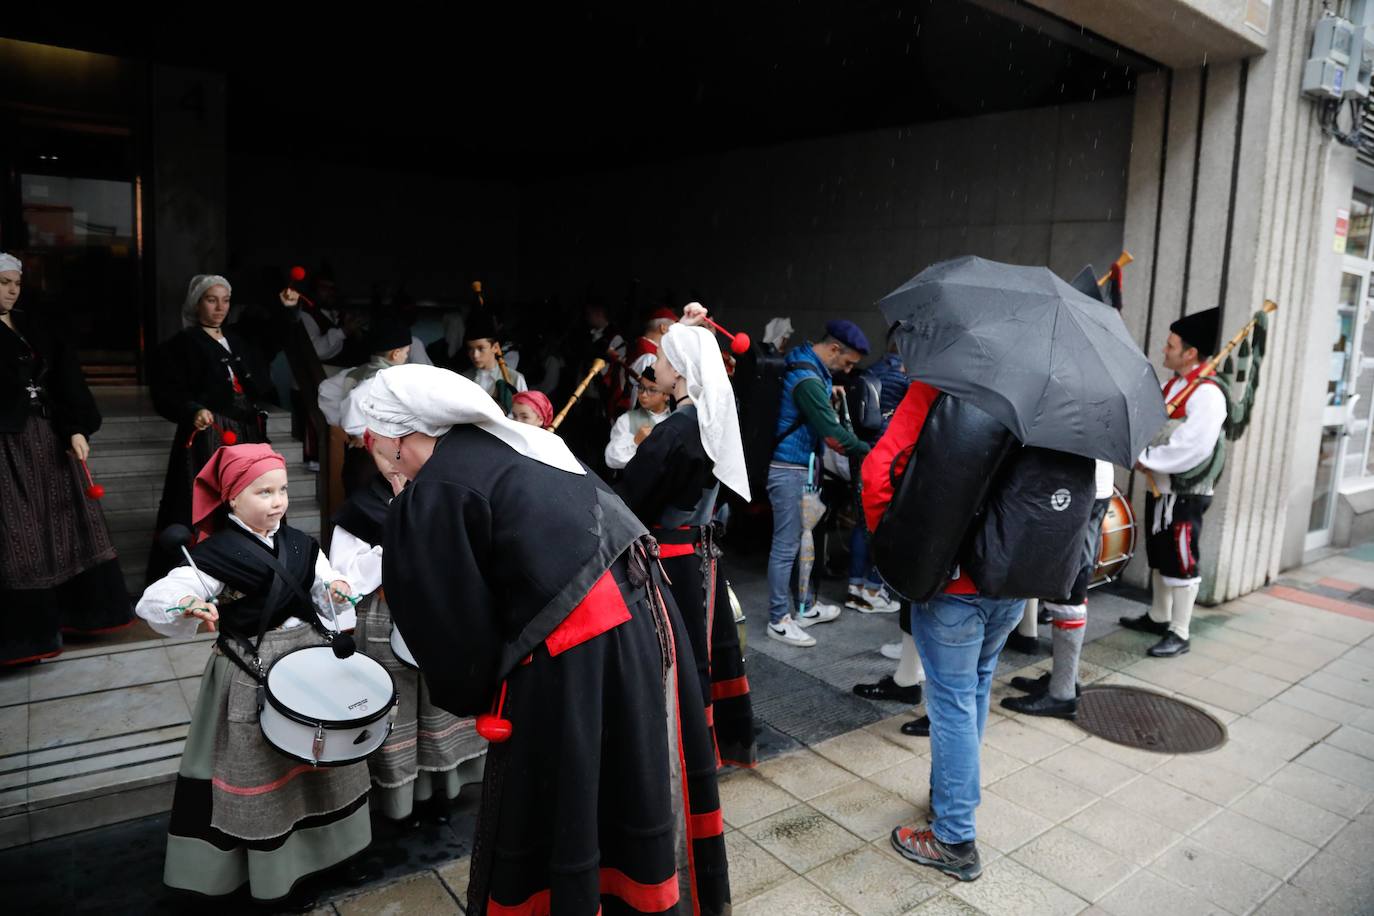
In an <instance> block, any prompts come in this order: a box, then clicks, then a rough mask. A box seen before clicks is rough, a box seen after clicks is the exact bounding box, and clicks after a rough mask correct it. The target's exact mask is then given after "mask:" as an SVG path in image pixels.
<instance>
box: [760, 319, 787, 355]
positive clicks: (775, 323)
mask: <svg viewBox="0 0 1374 916" xmlns="http://www.w3.org/2000/svg"><path fill="white" fill-rule="evenodd" d="M791 336H792V319H791V318H773V319H770V320H769V322H768V324H766V325H764V328H763V342H764V343H765V344H767V345H768V346H770V347H772V348H773V352H774V353H782V352H783V351H785V350H786V349H787V341H788V339H789V338H791Z"/></svg>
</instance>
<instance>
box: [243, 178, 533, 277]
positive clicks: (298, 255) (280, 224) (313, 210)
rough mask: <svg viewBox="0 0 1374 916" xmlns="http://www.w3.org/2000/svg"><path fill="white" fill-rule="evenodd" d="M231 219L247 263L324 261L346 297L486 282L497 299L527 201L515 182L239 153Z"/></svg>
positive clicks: (510, 272)
mask: <svg viewBox="0 0 1374 916" xmlns="http://www.w3.org/2000/svg"><path fill="white" fill-rule="evenodd" d="M229 188H230V194H231V196H232V198H233V199H234V200H235V201H236V202H237V201H243V202H244V204H245V205H241V206H236V207H235V208H234V210H233V212H232V214H231V217H230V223H229V240H230V250H231V253H232V255H233V259H234V261H235V263H236V264H237V265H238V266H239V267H240V268H245V269H248V270H249V272H250V273H252V269H253V268H257V267H262V266H265V265H275V266H280V267H282V268H285V267H289V266H291V265H293V264H302V265H304V266H305V267H306V268H307V269H310V270H312V271H313V270H314V269H315V268H316V267H317V266H318V262H319V260H320V259H322V258H323V259H326V260H328V261H329V262H330V264H331V266H332V267H333V269H334V273H335V276H336V277H337V279H338V282H339V286H340V289H341V290H342V291H343V293H344V294H345V295H346V296H350V297H358V296H367V295H368V294H369V293H370V291H371V290H372V288H373V286H374V285H376V286H378V287H380V288H381V289H382V290H383V291H384V292H387V291H390V290H392V289H395V288H396V287H397V286H398V285H399V284H402V283H404V284H405V287H406V289H407V291H409V292H410V293H411V294H412V295H414V296H417V297H421V298H432V299H442V298H448V299H454V298H460V297H461V298H462V299H463V301H466V300H467V298H468V296H470V295H471V293H470V292H468V291H467V288H468V284H469V283H470V282H471V281H472V280H477V279H480V280H482V281H483V285H484V286H485V288H486V289H487V290H488V291H489V292H490V295H492V296H493V297H497V298H509V297H510V296H512V295H513V294H514V289H515V286H516V264H517V259H516V224H517V221H518V213H517V210H518V204H519V198H518V195H517V192H516V188H515V186H514V185H513V184H510V183H508V182H502V181H480V182H479V181H468V180H463V179H459V178H452V177H444V176H434V175H424V174H415V173H405V172H394V171H385V170H378V169H367V168H361V167H357V166H342V165H331V164H328V163H315V162H299V161H295V160H290V159H282V158H276V157H271V156H245V155H238V156H235V157H234V160H233V163H232V169H231V171H230V175H229Z"/></svg>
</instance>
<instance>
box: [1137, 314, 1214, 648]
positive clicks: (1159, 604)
mask: <svg viewBox="0 0 1374 916" xmlns="http://www.w3.org/2000/svg"><path fill="white" fill-rule="evenodd" d="M1220 319H1221V310H1220V309H1217V308H1213V309H1207V310H1206V311H1204V312H1197V313H1195V314H1192V315H1187V316H1185V317H1183V318H1180V319H1179V320H1178V321H1175V322H1174V323H1173V324H1171V325H1169V337H1168V339H1167V340H1166V341H1165V344H1164V368H1166V369H1169V370H1170V371H1172V372H1173V373H1174V374H1173V377H1172V378H1170V379H1169V381H1168V382H1166V383H1165V384H1164V401H1165V403H1169V402H1170V401H1172V400H1173V398H1175V397H1176V396H1178V395H1179V394H1181V393H1182V392H1183V391H1184V390H1185V389H1187V387H1188V385H1189V384H1191V383H1192V382H1193V380H1194V379H1198V378H1199V377H1200V376H1201V378H1200V380H1199V382H1198V384H1197V386H1196V387H1195V388H1193V390H1192V391H1191V392H1190V393H1189V394H1188V396H1187V397H1186V398H1184V399H1183V401H1182V403H1180V404H1179V405H1178V406H1177V408H1176V409H1175V410H1174V411H1173V412H1172V413H1171V415H1170V421H1171V422H1170V423H1168V424H1166V426H1165V428H1164V429H1165V432H1164V435H1163V437H1162V438H1161V439H1157V440H1156V442H1157V444H1155V445H1151V446H1150V447H1149V448H1147V449H1145V453H1144V454H1143V455H1141V456H1140V459H1139V461H1138V462H1137V467H1138V468H1139V469H1140V470H1142V471H1144V472H1145V475H1146V479H1147V481H1149V482H1150V483H1151V488H1152V492H1150V493H1149V494H1147V495H1146V497H1145V519H1146V525H1147V526H1148V528H1149V535H1148V536H1147V538H1146V541H1145V550H1146V553H1147V555H1148V559H1149V563H1150V584H1151V589H1152V592H1153V596H1152V600H1151V603H1150V610H1149V612H1148V613H1146V614H1142V615H1141V616H1139V617H1122V618H1121V625H1122V626H1124V627H1127V628H1129V629H1132V630H1140V631H1142V632H1145V633H1153V634H1156V635H1158V636H1160V637H1161V638H1160V640H1159V642H1158V643H1156V644H1155V645H1153V646H1151V647H1150V649H1149V653H1150V655H1153V656H1154V657H1156V658H1172V657H1174V656H1177V655H1182V654H1184V653H1185V652H1187V651H1188V639H1189V623H1190V622H1191V621H1192V618H1193V605H1194V604H1195V603H1196V601H1197V593H1198V588H1199V587H1200V586H1201V584H1202V577H1201V574H1200V573H1199V571H1198V556H1199V554H1200V547H1199V545H1200V543H1201V541H1202V516H1203V514H1204V513H1205V512H1206V511H1207V507H1208V506H1210V505H1211V504H1212V488H1213V487H1214V486H1215V484H1216V481H1217V478H1218V477H1220V476H1221V471H1222V468H1223V467H1224V465H1225V459H1226V452H1225V448H1226V443H1225V440H1224V438H1223V437H1222V433H1223V432H1224V428H1225V424H1226V416H1227V411H1228V409H1229V408H1228V404H1227V394H1226V391H1225V390H1224V389H1223V388H1222V386H1221V383H1220V382H1219V381H1218V380H1217V379H1216V378H1214V377H1212V376H1203V375H1202V370H1203V368H1204V365H1205V363H1206V362H1207V359H1208V358H1209V357H1210V356H1212V354H1214V353H1215V352H1216V349H1217V332H1218V325H1219V322H1220Z"/></svg>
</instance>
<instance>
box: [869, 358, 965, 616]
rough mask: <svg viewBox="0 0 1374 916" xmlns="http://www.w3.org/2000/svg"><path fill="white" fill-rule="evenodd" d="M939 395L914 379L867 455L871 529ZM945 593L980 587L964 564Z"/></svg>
mask: <svg viewBox="0 0 1374 916" xmlns="http://www.w3.org/2000/svg"><path fill="white" fill-rule="evenodd" d="M939 396H940V392H939V390H937V389H935V388H932V387H930V386H929V385H927V384H926V383H925V382H912V383H911V387H909V388H908V389H907V391H906V397H904V398H902V403H901V404H899V405H897V410H896V412H895V413H893V414H892V420H891V421H890V422H889V423H888V425H887V432H885V433H883V437H882V438H881V439H879V440H878V442H877V444H876V445H874V446H873V451H871V452H869V453H868V457H867V458H865V459H864V463H863V485H864V487H863V502H864V517H865V518H866V519H867V521H868V530H869V531H877V530H878V522H879V520H881V519H882V517H883V513H884V512H885V511H887V507H888V505H889V504H890V503H891V502H892V479H893V478H894V477H900V476H901V474H902V471H904V470H906V463H907V461H908V460H910V458H911V453H910V452H908V451H907V449H909V448H910V447H911V446H913V445H915V444H916V440H917V439H919V438H920V437H921V428H922V427H924V426H925V423H926V415H927V414H928V413H930V405H932V404H934V403H935V399H936V398H937V397H939ZM894 462H895V466H894ZM945 593H946V594H950V595H976V594H977V593H978V588H977V586H975V585H974V584H973V580H972V579H970V578H969V577H968V574H967V573H965V572H964V571H963V570H962V568H961V569H960V571H959V577H958V578H957V579H953V580H951V581H950V582H949V584H948V585H946V586H945Z"/></svg>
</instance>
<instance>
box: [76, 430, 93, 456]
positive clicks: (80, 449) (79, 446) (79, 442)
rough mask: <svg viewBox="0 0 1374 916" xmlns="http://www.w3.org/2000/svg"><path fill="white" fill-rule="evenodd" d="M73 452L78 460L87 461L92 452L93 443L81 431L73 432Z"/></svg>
mask: <svg viewBox="0 0 1374 916" xmlns="http://www.w3.org/2000/svg"><path fill="white" fill-rule="evenodd" d="M72 454H73V455H75V456H76V460H77V461H85V460H86V459H87V458H88V457H90V454H91V444H90V443H89V442H87V441H86V437H85V436H83V435H81V434H80V433H73V434H72Z"/></svg>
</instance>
